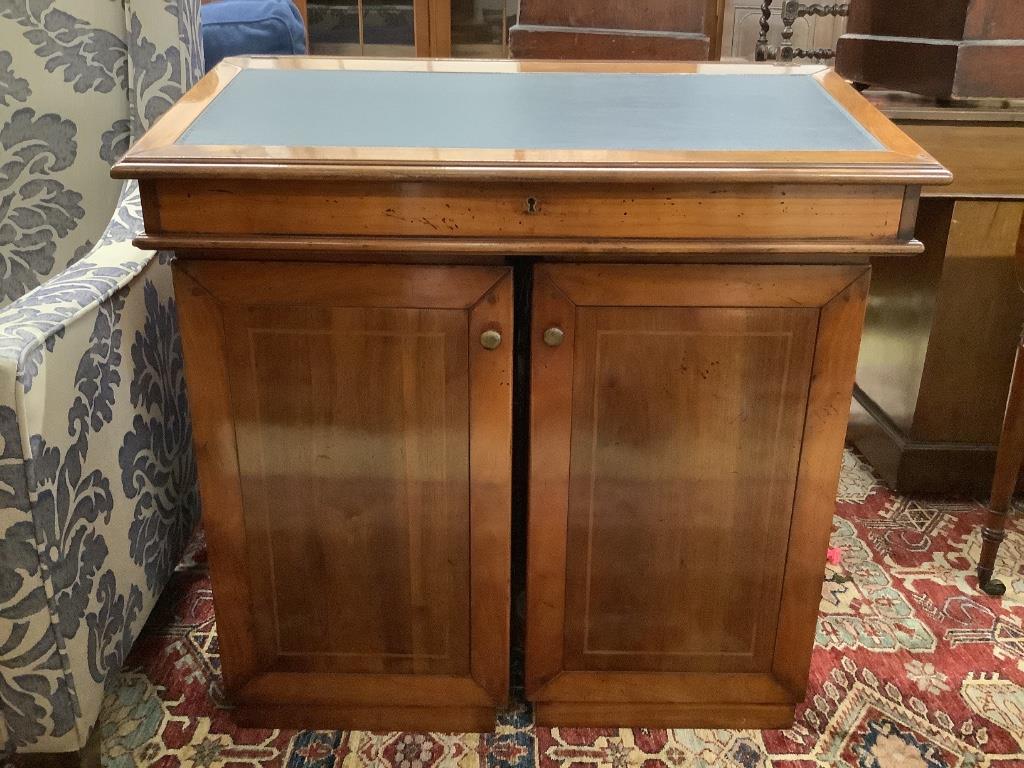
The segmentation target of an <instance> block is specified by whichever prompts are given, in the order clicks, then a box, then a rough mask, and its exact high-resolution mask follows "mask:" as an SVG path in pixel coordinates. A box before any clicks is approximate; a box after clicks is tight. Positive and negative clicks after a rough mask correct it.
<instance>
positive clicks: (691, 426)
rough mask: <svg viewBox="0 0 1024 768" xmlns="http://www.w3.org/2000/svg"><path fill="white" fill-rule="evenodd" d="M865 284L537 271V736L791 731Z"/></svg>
mask: <svg viewBox="0 0 1024 768" xmlns="http://www.w3.org/2000/svg"><path fill="white" fill-rule="evenodd" d="M867 279H868V268H867V267H866V266H820V267H818V266H804V267H789V266H753V267H751V266H743V267H740V266H730V265H665V266H661V265H603V266H599V265H579V264H566V265H542V266H539V267H537V269H536V271H535V285H534V307H533V318H532V335H533V352H532V382H531V391H532V395H531V396H532V402H531V433H530V440H531V476H530V482H531V484H530V509H529V531H528V566H527V641H526V653H527V656H526V683H527V695H528V696H529V697H530V698H531V699H533V700H534V701H536V702H537V704H538V706H537V714H538V717H539V718H541V720H542V721H548V722H554V720H556V719H557V720H558V722H559V724H562V725H600V724H606V725H610V724H613V723H612V722H611V720H614V721H615V723H614V724H625V723H626V722H627V721H629V722H632V720H634V719H635V720H636V721H637V724H651V725H654V724H658V723H662V724H664V725H679V726H684V725H686V724H687V723H688V722H691V721H692V722H699V723H702V724H707V723H709V722H717V723H720V724H722V725H723V726H726V725H732V724H738V723H739V724H743V723H763V724H768V723H776V724H778V723H783V722H785V720H786V719H787V717H790V716H791V714H792V705H793V703H795V702H797V701H800V700H802V697H803V693H802V690H803V686H804V685H805V684H806V666H807V665H806V662H807V661H809V655H810V650H811V646H812V643H813V631H814V621H815V617H816V611H817V606H818V597H817V596H816V595H820V585H821V577H822V574H823V571H824V557H825V548H826V547H827V542H828V536H829V532H830V529H831V519H832V513H833V511H834V492H835V486H836V481H837V478H838V470H839V464H840V461H841V451H842V442H843V432H844V429H845V419H846V414H847V413H848V410H849V396H850V392H851V390H852V385H853V372H854V367H855V363H856V345H857V340H858V339H859V332H860V325H859V323H860V319H861V318H862V313H863V300H864V294H865V291H866V285H867ZM844 397H845V398H846V399H845V401H844V399H843V398H844ZM612 704H617V705H619V706H618V709H616V707H614V706H612ZM709 706H710V707H712V708H714V707H718V708H717V709H714V711H713V712H710V711H708V709H707V708H708V707H709ZM702 707H703V708H704V709H703V710H701V708H702ZM751 707H753V709H751ZM605 720H609V722H605Z"/></svg>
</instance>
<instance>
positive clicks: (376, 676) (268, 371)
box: [175, 261, 512, 730]
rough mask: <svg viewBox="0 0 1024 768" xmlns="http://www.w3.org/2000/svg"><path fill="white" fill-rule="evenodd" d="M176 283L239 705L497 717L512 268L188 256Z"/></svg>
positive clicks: (297, 718) (309, 720)
mask: <svg viewBox="0 0 1024 768" xmlns="http://www.w3.org/2000/svg"><path fill="white" fill-rule="evenodd" d="M175 287H176V291H177V300H178V304H179V314H180V317H181V323H182V335H183V343H184V351H185V360H186V368H187V376H188V383H189V392H190V396H191V401H192V415H193V422H194V429H195V436H196V448H197V453H198V459H199V476H200V482H201V490H202V497H203V509H204V521H205V528H206V535H207V540H208V545H209V554H210V568H211V575H212V579H213V590H214V605H215V608H216V612H217V626H218V631H219V635H220V648H221V659H222V664H223V672H224V677H225V681H226V684H227V688H228V691H229V694H230V696H231V698H232V700H233V701H234V702H235V703H236V704H237V705H238V707H239V709H238V716H239V718H240V719H241V720H243V721H245V722H254V723H260V724H263V725H274V726H285V725H295V726H298V727H332V728H339V727H362V728H385V729H388V730H391V729H413V730H425V729H446V730H451V729H456V730H490V729H491V728H492V727H493V717H494V709H495V707H496V706H497V705H500V704H502V703H503V702H504V701H505V697H506V690H507V687H508V680H507V669H508V661H507V659H508V605H509V499H510V479H509V474H510V451H511V449H510V446H511V373H512V371H511V367H512V279H511V274H510V271H509V270H508V269H505V268H500V267H440V266H403V265H392V266H367V265H341V264H304V263H294V262H292V263H274V262H244V261H231V262H216V261H179V262H176V263H175ZM487 332H490V333H488V336H487V337H485V338H484V340H485V341H487V342H488V345H487V347H486V348H485V346H484V345H483V344H482V343H481V337H482V335H483V334H485V333H487ZM493 332H497V333H498V334H499V335H500V338H499V337H495V336H494V335H493ZM495 340H498V343H497V346H494V344H493V341H495Z"/></svg>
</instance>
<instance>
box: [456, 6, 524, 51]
mask: <svg viewBox="0 0 1024 768" xmlns="http://www.w3.org/2000/svg"><path fill="white" fill-rule="evenodd" d="M518 13H519V0H451V30H452V55H453V56H464V57H467V58H481V59H483V58H486V59H505V58H508V55H509V52H508V31H509V28H511V26H512V25H513V24H515V23H516V15H517V14H518Z"/></svg>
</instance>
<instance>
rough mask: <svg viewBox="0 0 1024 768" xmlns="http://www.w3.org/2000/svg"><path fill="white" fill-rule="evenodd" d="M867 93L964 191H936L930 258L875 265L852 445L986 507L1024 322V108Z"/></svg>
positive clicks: (905, 475)
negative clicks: (1022, 275)
mask: <svg viewBox="0 0 1024 768" xmlns="http://www.w3.org/2000/svg"><path fill="white" fill-rule="evenodd" d="M867 96H868V98H869V99H870V100H871V102H872V103H873V104H875V105H876V106H877V107H878V108H879V109H881V110H882V111H883V112H884V113H885V114H886V115H887V116H888V117H889V118H890V119H892V120H893V121H894V122H895V123H896V124H897V125H898V126H899V127H900V128H901V129H902V130H903V131H905V132H906V133H907V134H908V135H909V136H911V137H912V138H913V139H914V140H915V141H917V142H918V143H919V144H920V145H921V146H922V147H924V148H925V149H926V150H927V151H928V152H930V153H931V154H932V155H933V156H935V157H936V158H938V159H939V160H940V161H941V162H942V163H943V164H944V165H945V166H946V167H947V168H949V169H950V170H951V171H953V174H954V181H953V183H952V184H950V185H949V186H942V187H929V188H927V189H925V190H924V196H923V199H922V200H921V207H920V211H919V214H918V224H917V236H918V238H919V239H920V240H921V241H922V242H923V243H924V245H925V251H924V253H921V254H919V255H916V256H912V257H910V258H907V259H880V260H877V261H875V262H874V273H873V276H872V289H871V298H870V299H869V301H868V310H867V320H866V322H865V330H864V341H863V344H862V346H861V354H860V363H859V365H858V368H857V390H856V403H855V406H854V410H853V415H852V419H851V424H850V438H851V439H852V440H853V442H854V443H855V444H856V446H857V447H858V448H859V449H860V450H861V451H862V452H863V453H864V454H865V455H866V456H867V457H868V459H869V460H870V461H871V463H872V465H873V466H874V467H875V468H876V469H877V470H878V471H879V472H881V474H882V475H883V477H885V479H886V480H887V481H888V482H890V483H891V484H893V485H894V486H895V487H896V488H897V489H898V490H899V491H901V492H903V493H967V494H978V495H980V496H982V497H985V496H987V495H988V490H989V486H990V484H991V482H992V472H993V469H994V466H995V453H996V443H997V441H998V439H999V432H1000V428H1001V425H1002V421H1003V411H1004V409H1005V405H1006V394H1007V389H1008V388H1009V385H1010V373H1011V371H1012V370H1013V357H1014V350H1015V349H1016V348H1017V339H1018V337H1019V335H1020V329H1021V326H1022V325H1024V304H1022V302H1021V296H1020V289H1019V288H1018V275H1017V267H1016V265H1015V256H1014V254H1015V252H1016V250H1017V240H1018V236H1019V234H1020V231H1021V223H1022V219H1021V217H1022V214H1024V103H1021V102H1017V103H1016V104H1014V103H1010V104H1005V103H985V102H980V103H976V104H973V105H968V104H961V105H958V106H950V105H947V106H939V105H936V104H935V103H934V102H933V101H929V100H927V99H924V98H922V97H916V96H913V95H910V94H902V93H894V92H880V93H872V92H871V91H868V93H867Z"/></svg>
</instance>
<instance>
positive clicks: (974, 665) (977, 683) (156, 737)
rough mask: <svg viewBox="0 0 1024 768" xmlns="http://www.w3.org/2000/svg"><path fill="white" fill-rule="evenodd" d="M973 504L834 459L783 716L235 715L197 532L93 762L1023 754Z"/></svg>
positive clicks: (792, 763)
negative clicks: (329, 722)
mask: <svg viewBox="0 0 1024 768" xmlns="http://www.w3.org/2000/svg"><path fill="white" fill-rule="evenodd" d="M983 514H984V509H983V507H982V506H981V504H979V503H977V502H975V501H968V500H963V501H951V500H929V499H922V498H910V497H906V496H900V495H898V494H895V493H893V492H892V491H890V490H888V489H887V488H885V487H884V486H883V485H881V484H880V483H879V482H878V480H877V479H876V478H875V477H874V475H873V474H872V472H871V470H870V468H869V467H868V466H867V465H865V464H864V463H863V462H861V461H860V460H859V459H858V458H857V457H856V456H855V455H854V454H852V453H847V455H846V458H845V461H844V469H843V476H842V482H841V485H840V492H839V502H838V505H837V512H836V517H835V523H834V530H833V534H832V544H833V546H834V547H838V548H839V549H840V550H841V552H842V561H841V562H840V563H838V564H836V565H829V566H828V570H827V575H826V578H825V582H824V584H823V585H822V590H821V598H822V599H821V616H820V620H819V624H818V637H817V647H816V649H815V653H814V659H813V664H812V670H811V685H810V690H809V693H808V697H807V701H806V702H805V703H804V705H803V706H802V707H801V708H800V709H799V710H798V711H797V721H796V724H795V725H794V726H793V727H792V728H790V729H788V730H784V731H727V730H676V731H665V730H654V729H642V728H635V729H622V730H614V729H608V730H596V729H577V728H551V729H549V728H538V727H536V726H534V724H533V722H532V719H531V715H530V711H529V708H528V707H526V706H522V705H521V706H519V707H518V708H517V709H515V710H514V711H512V712H509V713H507V714H505V715H504V716H503V717H502V718H501V721H500V722H499V724H498V729H497V731H496V732H495V733H494V734H483V735H482V734H459V735H451V734H433V733H367V732H361V731H351V732H346V731H285V730H246V729H241V728H237V727H236V726H235V725H234V724H233V722H232V720H231V711H230V709H228V708H226V707H225V706H224V705H223V694H222V689H221V683H220V678H219V672H218V668H219V660H218V650H217V632H216V627H215V625H214V616H213V604H212V601H211V596H210V580H209V576H208V573H207V569H206V567H205V551H204V548H203V544H202V540H201V539H197V540H196V542H195V544H194V546H193V547H192V550H191V552H190V555H189V557H188V558H187V559H186V562H184V563H183V564H182V565H181V566H180V567H179V569H178V572H177V573H176V574H175V576H174V579H173V580H172V582H171V584H170V585H169V586H168V588H167V590H166V592H165V594H164V597H163V599H162V601H161V603H160V605H159V607H158V608H157V610H156V612H155V613H154V614H153V616H152V617H151V618H150V621H149V623H148V625H147V627H146V630H145V631H144V633H143V635H142V637H141V638H140V639H139V641H138V643H137V644H136V646H135V648H134V650H133V651H132V654H131V656H130V657H129V658H128V661H127V663H126V665H125V670H124V672H123V674H122V675H121V676H120V678H119V679H118V680H117V681H116V683H115V684H114V685H113V686H112V687H111V689H110V690H109V692H108V695H107V698H106V701H105V703H104V710H103V714H102V715H101V719H100V723H101V725H100V727H101V728H102V731H101V733H102V739H103V742H102V743H103V751H104V764H105V765H106V766H108V767H109V768H133V767H134V766H146V765H152V766H160V767H161V768H171V767H172V766H203V767H207V766H226V767H227V766H231V767H235V766H287V767H288V768H333V767H334V766H338V767H341V766H345V768H361V767H362V766H395V767H396V768H435V767H437V768H440V767H441V766H444V767H445V768H449V767H450V768H471V766H493V767H495V768H498V767H500V768H528V767H532V766H540V767H541V768H591V767H593V768H634V767H635V768H659V767H660V766H687V767H690V766H693V767H694V768H703V767H704V766H709V767H710V766H716V767H717V766H722V767H726V768H731V767H733V766H735V767H736V768H761V767H762V766H763V767H764V768H770V767H771V768H783V767H787V768H789V767H792V768H797V767H801V768H804V767H806V768H810V767H811V766H822V767H823V768H824V767H825V766H829V767H831V766H858V768H966V767H967V766H1002V767H1004V768H1010V767H1011V766H1022V767H1024V536H1022V535H1021V534H1020V533H1019V531H1018V526H1016V525H1015V526H1014V527H1013V529H1012V530H1011V533H1010V535H1009V537H1008V539H1007V541H1006V542H1005V543H1004V545H1003V547H1002V551H1001V553H1000V554H1001V557H1000V562H999V564H998V569H997V575H998V576H1000V577H1001V578H1002V579H1003V581H1004V582H1006V584H1007V594H1006V595H1005V596H1004V597H1003V598H1002V599H995V598H991V597H988V596H986V595H983V594H981V593H980V592H978V590H977V589H976V579H975V577H974V568H973V566H974V563H975V562H976V561H977V556H978V551H979V547H980V539H979V535H978V526H979V524H980V522H981V520H982V519H983Z"/></svg>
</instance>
